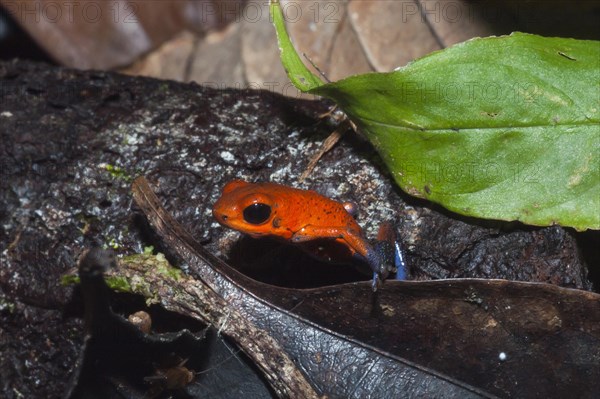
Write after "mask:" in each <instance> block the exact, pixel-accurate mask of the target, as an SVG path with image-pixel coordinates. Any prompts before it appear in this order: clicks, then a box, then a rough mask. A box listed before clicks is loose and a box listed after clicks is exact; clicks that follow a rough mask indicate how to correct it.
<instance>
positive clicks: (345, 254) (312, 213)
mask: <svg viewBox="0 0 600 399" xmlns="http://www.w3.org/2000/svg"><path fill="white" fill-rule="evenodd" d="M258 203H262V204H267V205H269V206H270V207H271V213H270V215H269V217H268V219H266V221H264V222H263V223H260V224H251V223H248V222H247V221H246V220H244V214H243V212H244V209H245V208H246V207H248V206H250V205H252V204H258ZM213 215H214V217H215V219H216V220H217V221H218V222H219V223H221V224H222V225H224V226H227V227H229V228H232V229H234V230H237V231H240V232H242V233H245V234H248V235H250V236H252V237H275V238H278V239H280V240H284V241H286V242H289V243H292V244H295V245H299V246H300V247H301V248H302V249H304V250H305V251H306V252H308V253H309V254H311V255H313V256H314V257H316V258H318V259H322V260H326V261H331V262H338V263H345V262H353V261H354V260H356V258H359V259H360V258H362V259H365V258H367V254H368V253H369V252H371V251H372V247H371V245H370V244H369V243H368V242H367V240H366V239H365V238H364V237H363V233H362V229H361V228H360V226H359V225H358V223H356V220H354V217H352V215H350V214H349V213H348V211H347V210H346V208H345V207H344V204H342V203H340V202H337V201H334V200H332V199H329V198H327V197H324V196H322V195H321V194H319V193H317V192H315V191H311V190H299V189H296V188H292V187H289V186H284V185H281V184H276V183H248V182H245V181H242V180H234V181H231V182H230V183H228V184H227V185H226V186H225V187H224V188H223V193H222V196H221V198H219V200H218V201H217V202H216V203H215V205H214V207H213ZM356 255H359V256H358V257H357V256H356Z"/></svg>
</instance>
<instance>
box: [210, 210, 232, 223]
mask: <svg viewBox="0 0 600 399" xmlns="http://www.w3.org/2000/svg"><path fill="white" fill-rule="evenodd" d="M213 216H214V218H215V219H217V222H219V223H221V224H224V223H225V222H227V219H229V216H228V215H227V214H226V213H225V212H221V211H219V210H217V208H214V209H213Z"/></svg>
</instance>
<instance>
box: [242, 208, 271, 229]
mask: <svg viewBox="0 0 600 399" xmlns="http://www.w3.org/2000/svg"><path fill="white" fill-rule="evenodd" d="M269 216H271V207H270V206H269V205H267V204H261V203H256V204H252V205H249V206H247V207H246V209H244V220H245V221H246V222H248V223H250V224H263V223H265V222H266V221H267V220H269Z"/></svg>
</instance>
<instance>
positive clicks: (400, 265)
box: [394, 241, 406, 280]
mask: <svg viewBox="0 0 600 399" xmlns="http://www.w3.org/2000/svg"><path fill="white" fill-rule="evenodd" d="M394 266H396V275H395V278H396V280H406V263H404V253H403V252H402V248H401V247H400V243H399V242H398V241H394Z"/></svg>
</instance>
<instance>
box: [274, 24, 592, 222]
mask: <svg viewBox="0 0 600 399" xmlns="http://www.w3.org/2000/svg"><path fill="white" fill-rule="evenodd" d="M276 27H277V29H278V35H279V38H280V39H281V38H282V37H284V36H286V37H287V33H286V32H285V27H284V25H279V26H278V25H277V24H276ZM288 40H289V39H288ZM288 57H289V51H288V52H287V53H285V54H284V53H282V62H283V64H284V65H285V66H286V68H288V70H290V71H291V72H292V73H298V72H295V71H294V70H293V69H292V68H291V65H290V64H289V63H288ZM296 57H297V56H296ZM304 69H306V67H304ZM298 88H299V89H300V90H303V88H302V87H298ZM306 91H308V92H310V93H314V94H318V95H322V96H325V97H328V98H331V99H333V100H334V101H336V102H337V104H338V105H339V106H340V107H341V109H343V110H344V111H345V112H346V113H347V115H348V116H349V117H350V118H351V119H352V120H353V121H354V122H355V123H356V124H357V125H358V126H359V128H360V129H361V130H362V131H363V132H364V133H365V134H366V136H367V137H368V138H369V140H370V141H371V142H372V143H373V144H374V146H375V147H376V148H377V150H378V151H379V153H380V154H381V156H382V158H383V160H384V161H385V163H386V164H387V166H388V167H389V169H390V170H391V172H392V174H393V176H394V178H395V180H396V182H397V183H398V184H399V185H400V186H401V187H402V188H403V189H404V190H405V191H406V192H408V193H410V194H412V195H414V196H417V197H422V198H427V199H429V200H431V201H434V202H437V203H440V204H441V205H443V206H444V207H446V208H448V209H450V210H452V211H454V212H457V213H460V214H463V215H468V216H475V217H481V218H488V219H500V220H519V221H522V222H524V223H527V224H532V225H539V226H546V225H552V224H560V225H563V226H571V227H574V228H576V229H578V230H585V229H600V42H597V41H583V40H574V39H563V38H544V37H540V36H536V35H528V34H522V33H514V34H512V35H510V36H502V37H489V38H482V39H473V40H470V41H467V42H464V43H461V44H458V45H456V46H453V47H450V48H448V49H445V50H442V51H438V52H434V53H432V54H429V55H428V56H425V57H423V58H421V59H418V60H416V61H414V62H412V63H411V64H409V65H407V66H406V67H403V68H399V69H398V70H396V71H394V72H390V73H370V74H365V75H358V76H352V77H349V78H347V79H343V80H341V81H339V82H334V83H329V84H321V85H319V86H313V87H311V88H310V89H308V90H306Z"/></svg>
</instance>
